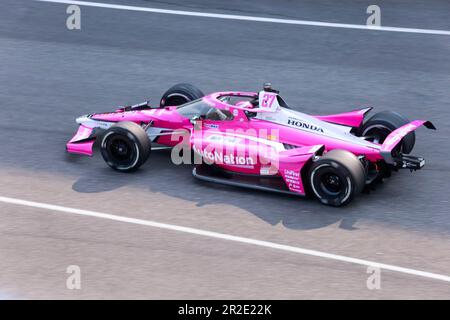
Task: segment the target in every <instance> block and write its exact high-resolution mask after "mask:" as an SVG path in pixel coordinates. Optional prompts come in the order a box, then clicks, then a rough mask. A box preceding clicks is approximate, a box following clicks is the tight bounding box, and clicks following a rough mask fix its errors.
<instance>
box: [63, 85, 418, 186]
mask: <svg viewBox="0 0 450 320" xmlns="http://www.w3.org/2000/svg"><path fill="white" fill-rule="evenodd" d="M257 95H258V94H257V93H254V92H218V93H213V94H210V95H208V96H205V97H203V98H202V100H203V102H205V103H206V104H208V105H210V106H211V107H215V108H218V109H221V110H227V111H229V112H230V113H232V114H233V119H232V120H222V121H217V120H215V121H213V120H203V121H201V122H200V121H199V123H197V124H196V127H197V125H198V124H199V125H200V126H201V129H194V126H193V125H192V124H191V122H190V119H188V118H186V117H183V116H182V115H181V114H180V113H178V111H177V108H176V107H166V108H163V109H145V110H135V111H134V110H132V111H122V110H119V111H116V112H111V113H99V114H94V115H91V116H89V119H90V120H89V121H92V120H93V121H94V122H95V121H100V122H102V123H103V125H105V126H107V125H108V123H109V124H112V123H115V122H120V121H133V122H135V123H137V124H140V125H147V124H149V123H150V122H151V127H152V128H163V129H164V130H167V131H168V132H171V131H173V132H181V131H184V132H189V133H190V135H189V137H190V138H189V142H188V143H189V144H190V147H191V148H192V149H193V150H194V152H196V153H198V154H200V155H202V157H203V158H204V159H205V160H208V158H211V159H209V160H213V161H212V162H214V164H215V165H217V166H219V167H221V168H223V169H224V170H229V171H232V172H237V173H242V174H253V175H259V176H264V175H267V176H273V175H275V176H281V177H282V178H283V179H284V181H285V183H286V186H287V187H288V188H289V190H291V191H293V192H296V193H299V194H304V193H305V190H304V186H303V182H302V177H301V175H302V174H301V173H302V168H303V166H304V165H305V164H306V163H307V161H309V160H310V159H311V157H313V156H314V155H315V154H316V153H317V152H323V151H325V152H327V151H329V150H332V149H344V150H348V151H350V152H352V153H354V154H355V155H357V156H359V155H363V156H365V157H366V158H367V159H368V160H370V161H373V162H375V161H377V160H382V159H383V155H382V153H381V151H383V152H390V151H391V150H392V149H393V148H394V147H395V145H396V144H397V143H398V142H399V141H400V140H401V139H402V137H404V136H405V135H406V134H407V133H409V132H410V131H412V130H415V129H416V128H417V127H418V126H420V125H422V124H423V123H425V121H421V120H416V121H413V122H411V123H410V124H407V125H405V126H403V127H401V128H399V129H397V130H395V131H394V132H393V133H392V134H391V135H390V136H389V137H388V138H387V139H386V141H385V142H384V144H383V145H380V144H376V143H371V142H368V141H365V140H363V139H362V138H357V137H355V138H349V139H339V138H336V137H335V136H332V135H324V134H319V133H317V132H313V131H308V130H299V129H298V128H294V127H292V126H286V125H282V124H279V123H274V122H271V121H267V120H264V119H258V118H251V119H249V118H248V117H247V115H246V113H248V112H254V111H255V109H254V108H253V109H252V108H251V106H249V104H248V103H236V104H234V105H231V104H227V103H226V102H223V101H221V100H219V98H220V97H223V96H233V97H240V96H242V97H256V96H257ZM267 101H268V103H269V105H264V106H262V107H261V105H260V108H259V109H264V108H266V109H267V110H258V112H261V113H264V112H266V111H267V113H270V103H271V101H270V97H269V99H268V100H267ZM370 109H371V108H365V109H361V110H356V111H351V112H346V113H341V114H334V115H321V116H309V117H313V118H315V119H317V120H318V121H320V123H322V122H323V123H324V125H326V123H331V124H333V125H337V126H335V127H333V128H335V129H334V130H338V129H339V127H340V126H346V127H349V129H351V128H350V127H356V128H357V127H359V126H360V125H361V123H362V121H363V119H364V115H365V114H366V113H367V112H368V111H370ZM89 121H86V122H85V123H83V122H82V123H81V125H80V127H79V129H78V131H77V133H76V134H75V136H74V137H73V138H72V139H71V140H70V141H69V142H68V143H67V151H68V152H70V153H79V154H84V155H92V152H93V151H92V146H93V143H94V140H95V137H92V132H93V128H90V127H89ZM105 128H106V127H104V128H103V129H105ZM336 128H338V129H336ZM249 132H250V133H249ZM252 132H255V134H252ZM261 132H265V136H264V137H261ZM174 136H175V135H164V136H160V137H159V138H158V144H162V145H166V146H170V147H173V146H175V145H177V144H178V143H179V142H180V139H181V138H180V136H179V135H178V136H177V137H176V138H174ZM227 144H228V146H227ZM284 144H288V145H291V146H293V147H292V148H291V149H288V150H286V149H284V147H283V145H284ZM217 160H218V161H217ZM274 164H275V165H274Z"/></svg>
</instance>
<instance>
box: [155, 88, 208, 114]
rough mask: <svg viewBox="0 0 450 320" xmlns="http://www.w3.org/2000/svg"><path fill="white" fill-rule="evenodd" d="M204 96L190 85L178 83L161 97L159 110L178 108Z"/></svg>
mask: <svg viewBox="0 0 450 320" xmlns="http://www.w3.org/2000/svg"><path fill="white" fill-rule="evenodd" d="M204 95H205V94H204V93H203V92H202V91H201V90H200V89H199V88H197V87H196V86H194V85H192V84H190V83H179V84H176V85H174V86H173V87H171V88H170V89H169V90H167V91H166V92H165V93H164V94H163V95H162V97H161V101H160V103H159V106H160V108H164V107H166V106H179V105H182V104H185V103H187V102H190V101H193V100H197V99H200V98H202V97H203V96H204Z"/></svg>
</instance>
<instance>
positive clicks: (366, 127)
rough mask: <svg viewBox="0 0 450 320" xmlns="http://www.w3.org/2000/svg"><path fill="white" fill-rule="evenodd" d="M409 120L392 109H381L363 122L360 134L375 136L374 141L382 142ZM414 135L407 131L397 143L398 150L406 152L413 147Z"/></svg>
mask: <svg viewBox="0 0 450 320" xmlns="http://www.w3.org/2000/svg"><path fill="white" fill-rule="evenodd" d="M409 122H410V121H409V120H408V119H406V118H405V117H403V116H401V115H400V114H398V113H396V112H392V111H382V112H378V113H376V114H374V115H373V116H372V117H370V118H369V119H367V121H365V122H364V124H363V125H362V127H361V129H360V134H359V135H360V136H361V137H363V136H371V137H375V138H374V139H375V142H377V143H383V142H384V140H385V139H386V137H387V136H388V135H389V134H390V133H391V132H392V131H394V130H395V129H398V128H400V127H401V126H403V125H405V124H407V123H409ZM415 142H416V135H415V133H414V131H413V132H410V133H408V134H407V135H406V136H405V137H404V138H403V139H402V142H401V143H400V144H399V147H398V151H401V152H402V153H405V154H408V153H410V152H411V151H412V149H413V148H414V144H415Z"/></svg>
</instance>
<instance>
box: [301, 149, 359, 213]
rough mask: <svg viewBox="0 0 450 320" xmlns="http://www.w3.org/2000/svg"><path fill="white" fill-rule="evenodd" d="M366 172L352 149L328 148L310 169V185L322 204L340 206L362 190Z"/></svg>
mask: <svg viewBox="0 0 450 320" xmlns="http://www.w3.org/2000/svg"><path fill="white" fill-rule="evenodd" d="M365 183H366V173H365V170H364V167H363V165H362V163H361V162H360V161H359V160H358V158H357V157H356V156H355V155H354V154H353V153H351V152H349V151H346V150H338V149H335V150H331V151H330V152H327V153H326V154H324V155H323V156H322V157H320V158H319V159H317V160H315V161H314V162H313V163H312V164H311V167H310V169H309V187H310V189H311V191H312V192H313V194H314V195H315V196H316V197H317V198H318V199H319V200H320V202H322V203H323V204H326V205H329V206H335V207H339V206H343V205H346V204H348V203H349V202H350V201H352V199H353V198H354V197H355V195H357V194H359V193H361V192H362V190H363V189H364V186H365Z"/></svg>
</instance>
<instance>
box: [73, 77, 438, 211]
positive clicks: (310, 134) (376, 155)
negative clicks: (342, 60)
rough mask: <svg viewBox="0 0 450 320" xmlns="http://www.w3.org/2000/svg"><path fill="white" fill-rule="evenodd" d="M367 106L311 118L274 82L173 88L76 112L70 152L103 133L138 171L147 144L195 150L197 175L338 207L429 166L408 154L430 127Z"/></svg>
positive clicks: (88, 147) (86, 150)
mask: <svg viewBox="0 0 450 320" xmlns="http://www.w3.org/2000/svg"><path fill="white" fill-rule="evenodd" d="M371 109H372V108H364V109H360V110H355V111H350V112H345V113H339V114H332V115H308V114H305V113H302V112H299V111H296V110H294V109H291V108H290V107H289V106H288V105H287V104H286V102H285V101H284V100H283V99H282V98H281V96H280V95H279V92H278V91H277V90H274V89H272V87H271V85H270V84H265V85H264V88H263V90H261V91H260V92H238V91H230V92H216V93H212V94H209V95H204V94H203V93H202V92H201V91H200V90H199V89H198V88H196V87H195V86H193V85H190V84H177V85H175V86H173V87H172V88H170V89H169V90H168V91H167V92H166V93H164V95H163V96H162V98H161V100H160V104H159V106H151V105H150V103H149V102H144V103H140V104H136V105H133V106H125V107H119V108H118V109H117V110H116V111H114V112H107V113H94V114H90V115H85V116H81V117H79V118H77V123H78V124H79V129H78V131H77V133H76V134H75V136H74V137H73V138H72V139H71V140H70V141H69V142H68V143H67V145H66V149H67V151H68V152H70V153H77V154H84V155H92V154H93V145H94V142H95V141H96V139H99V140H100V141H99V142H100V143H99V146H100V149H101V154H102V156H103V158H104V160H105V161H106V163H107V164H108V165H109V166H110V167H112V168H113V169H115V170H119V171H123V172H128V171H133V170H136V169H137V168H139V167H140V166H141V165H142V164H143V163H144V162H145V161H146V160H147V158H148V157H149V155H150V152H151V150H155V149H159V148H164V147H166V148H172V160H174V159H175V158H174V155H176V156H179V157H178V158H177V159H175V160H174V162H176V163H180V161H178V160H179V159H180V158H181V159H182V160H184V162H192V161H191V160H192V157H191V156H190V155H189V154H190V153H191V151H193V153H192V154H193V155H194V157H193V158H194V168H193V175H194V176H195V177H197V178H199V179H203V180H206V181H212V182H219V183H225V184H229V185H236V186H244V187H250V188H255V189H261V190H270V191H276V192H282V193H289V194H294V195H311V196H315V197H317V198H318V199H319V200H320V201H321V202H322V203H324V204H327V205H332V206H341V205H344V204H347V203H349V202H350V201H351V200H352V199H353V198H354V197H355V196H356V195H357V194H359V193H361V191H362V190H363V189H364V188H365V186H368V185H371V184H373V183H375V181H377V180H380V179H382V178H384V177H388V176H389V175H390V174H391V171H392V170H395V171H396V170H397V169H410V170H411V171H412V170H417V169H420V168H422V167H423V166H424V164H425V161H424V159H423V158H420V157H415V156H411V155H409V154H410V152H411V151H412V149H413V147H414V144H415V133H414V130H416V129H417V128H418V127H419V126H421V125H424V126H425V127H427V128H430V129H435V127H434V125H433V124H432V123H431V122H429V121H425V120H415V121H412V122H410V121H408V120H407V119H405V118H404V117H402V116H401V115H399V114H398V113H395V112H391V111H382V112H379V113H375V114H374V115H373V116H371V117H366V115H367V113H368V112H369V111H370V110H371ZM199 160H200V161H199ZM181 162H182V161H181Z"/></svg>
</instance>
